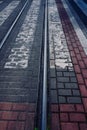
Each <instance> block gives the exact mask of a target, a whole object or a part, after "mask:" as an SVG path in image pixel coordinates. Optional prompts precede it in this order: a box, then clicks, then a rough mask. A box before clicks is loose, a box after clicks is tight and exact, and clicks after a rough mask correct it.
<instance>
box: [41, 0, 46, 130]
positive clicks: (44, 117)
mask: <svg viewBox="0 0 87 130" xmlns="http://www.w3.org/2000/svg"><path fill="white" fill-rule="evenodd" d="M46 129H47V0H46V1H45V30H44V70H43V96H42V118H41V130H46Z"/></svg>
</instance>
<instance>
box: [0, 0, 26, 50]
mask: <svg viewBox="0 0 87 130" xmlns="http://www.w3.org/2000/svg"><path fill="white" fill-rule="evenodd" d="M27 3H28V0H27V1H26V3H25V4H24V6H23V7H22V9H21V11H20V12H19V14H18V16H17V17H16V19H15V20H14V22H13V24H12V25H11V27H10V28H9V30H8V32H7V33H6V35H5V36H4V38H3V40H2V41H1V43H0V49H1V48H2V46H3V45H4V43H5V42H6V40H7V38H8V36H9V35H10V33H11V31H12V29H13V28H14V26H15V24H16V23H17V21H18V19H19V18H20V16H21V14H22V12H23V11H24V9H25V7H26V5H27Z"/></svg>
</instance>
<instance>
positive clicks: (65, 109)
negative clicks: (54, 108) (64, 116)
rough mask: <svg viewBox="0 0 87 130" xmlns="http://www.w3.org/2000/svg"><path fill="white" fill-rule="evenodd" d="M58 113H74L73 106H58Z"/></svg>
mask: <svg viewBox="0 0 87 130" xmlns="http://www.w3.org/2000/svg"><path fill="white" fill-rule="evenodd" d="M60 112H75V107H74V105H73V104H60Z"/></svg>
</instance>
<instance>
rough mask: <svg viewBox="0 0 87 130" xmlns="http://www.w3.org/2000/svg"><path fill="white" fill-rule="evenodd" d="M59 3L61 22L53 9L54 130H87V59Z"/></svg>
mask: <svg viewBox="0 0 87 130" xmlns="http://www.w3.org/2000/svg"><path fill="white" fill-rule="evenodd" d="M51 4H52V6H54V2H53V1H52V3H51ZM51 4H49V5H51ZM56 4H57V9H58V12H57V13H59V18H58V19H56V18H55V16H54V18H53V17H52V18H53V19H51V18H50V17H51V16H52V15H53V14H56V17H58V16H57V13H55V12H56V10H55V9H54V8H53V12H52V11H51V10H52V6H51V7H50V9H49V12H50V13H49V21H50V22H49V23H50V24H51V25H52V26H53V28H52V27H49V28H50V29H49V31H50V32H51V33H52V34H50V35H51V36H50V37H51V38H50V39H51V40H50V98H51V124H52V125H51V130H83V129H84V130H87V56H86V54H85V52H84V49H83V47H82V45H81V43H80V40H79V38H78V36H77V34H76V32H75V30H74V27H73V25H72V23H71V21H70V18H69V16H68V15H67V12H66V10H65V8H64V6H63V3H62V1H61V0H56ZM59 19H60V21H59ZM55 26H56V27H57V28H59V30H58V31H60V28H61V31H60V34H58V36H56V35H55V32H56V33H58V31H55V30H56V28H55ZM61 37H62V38H61ZM57 38H58V39H57ZM59 38H60V39H59ZM55 39H57V40H55ZM52 41H53V43H52ZM61 48H62V49H61ZM58 51H59V52H58Z"/></svg>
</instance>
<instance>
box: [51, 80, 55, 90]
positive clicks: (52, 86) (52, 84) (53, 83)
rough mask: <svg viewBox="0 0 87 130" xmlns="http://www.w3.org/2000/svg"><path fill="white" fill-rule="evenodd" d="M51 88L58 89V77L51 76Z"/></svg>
mask: <svg viewBox="0 0 87 130" xmlns="http://www.w3.org/2000/svg"><path fill="white" fill-rule="evenodd" d="M50 88H51V89H56V78H50Z"/></svg>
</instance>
